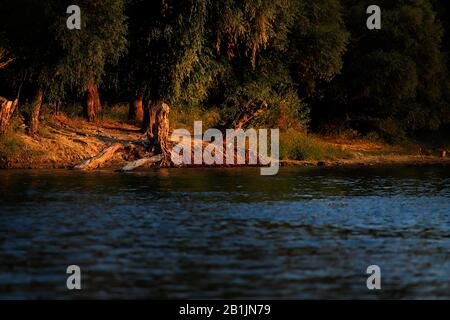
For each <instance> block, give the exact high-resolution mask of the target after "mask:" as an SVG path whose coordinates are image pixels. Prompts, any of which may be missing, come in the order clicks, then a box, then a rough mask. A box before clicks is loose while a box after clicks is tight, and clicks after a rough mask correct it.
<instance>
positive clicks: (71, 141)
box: [0, 115, 450, 170]
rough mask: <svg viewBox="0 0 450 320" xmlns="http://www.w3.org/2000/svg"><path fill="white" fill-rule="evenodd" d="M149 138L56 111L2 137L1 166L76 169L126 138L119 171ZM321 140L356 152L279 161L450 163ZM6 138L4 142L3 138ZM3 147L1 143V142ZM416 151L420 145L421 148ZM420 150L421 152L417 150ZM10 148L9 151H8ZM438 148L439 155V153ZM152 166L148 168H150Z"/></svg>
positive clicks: (114, 165)
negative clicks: (31, 130)
mask: <svg viewBox="0 0 450 320" xmlns="http://www.w3.org/2000/svg"><path fill="white" fill-rule="evenodd" d="M145 139H146V137H145V136H144V135H143V134H142V133H141V132H140V130H139V128H138V127H136V126H134V125H132V124H128V123H122V122H118V121H113V120H101V121H98V122H96V123H89V122H86V121H85V120H82V119H69V118H67V117H66V116H64V115H57V116H53V117H52V118H51V119H50V120H49V121H47V122H46V123H45V124H43V125H42V127H41V132H40V134H39V135H36V136H35V137H29V136H28V135H26V134H25V132H23V130H22V131H20V129H19V130H17V131H16V132H15V133H11V137H10V138H9V140H3V142H2V143H3V144H4V146H3V147H4V148H5V146H8V148H9V149H7V152H5V151H4V150H3V153H2V149H0V169H1V170H9V169H71V168H73V167H74V166H76V165H78V164H80V163H81V162H82V161H84V160H86V159H89V158H92V157H94V156H95V155H97V154H98V153H99V152H101V151H102V150H104V149H105V148H107V147H109V146H110V145H111V144H114V143H122V144H123V145H124V149H126V150H123V151H122V152H118V153H116V154H114V156H113V157H112V158H111V159H109V160H108V162H107V163H105V165H104V166H103V167H100V168H99V169H105V167H106V169H111V170H116V169H119V168H121V167H122V166H124V165H125V164H127V163H129V162H130V161H134V160H137V159H140V158H143V157H145V156H148V153H146V152H145V141H146V140H145ZM321 142H323V143H327V144H329V145H333V146H337V147H339V148H340V149H342V150H344V151H345V152H347V153H349V154H350V155H351V156H350V157H348V158H335V159H329V160H280V161H279V162H280V166H282V167H284V166H303V167H316V166H318V167H321V166H324V167H343V166H388V165H411V166H430V165H450V157H449V156H447V157H440V156H438V155H437V152H434V153H433V152H430V151H428V154H427V155H420V154H413V152H411V151H410V152H409V153H408V152H406V153H405V151H404V150H402V149H401V148H400V147H398V146H388V145H383V144H381V143H375V142H367V141H362V140H355V139H353V140H351V139H350V140H349V139H347V140H342V139H338V138H330V137H321ZM0 143H1V142H0ZM0 147H2V146H1V145H0ZM417 150H421V149H420V148H417ZM415 152H417V151H415ZM5 153H6V155H5ZM435 153H436V154H435ZM149 167H151V166H150V165H148V166H144V167H143V168H149ZM191 167H202V168H218V167H222V168H240V167H255V166H254V165H236V166H229V165H223V166H217V165H193V166H183V167H181V168H191Z"/></svg>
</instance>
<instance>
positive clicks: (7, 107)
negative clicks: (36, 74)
mask: <svg viewBox="0 0 450 320" xmlns="http://www.w3.org/2000/svg"><path fill="white" fill-rule="evenodd" d="M18 104H19V100H18V99H16V100H14V101H10V100H8V99H5V98H3V97H0V135H4V134H5V133H7V132H8V130H9V124H10V122H11V117H12V115H13V113H14V110H15V109H16V108H17V105H18Z"/></svg>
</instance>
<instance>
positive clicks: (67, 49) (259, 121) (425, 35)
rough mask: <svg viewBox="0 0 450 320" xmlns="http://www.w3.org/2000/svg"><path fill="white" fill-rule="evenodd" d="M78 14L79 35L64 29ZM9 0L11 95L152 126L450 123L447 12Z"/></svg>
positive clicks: (313, 1) (412, 3)
mask: <svg viewBox="0 0 450 320" xmlns="http://www.w3.org/2000/svg"><path fill="white" fill-rule="evenodd" d="M71 4H76V5H78V6H79V7H80V8H81V22H82V24H81V30H69V29H68V28H67V26H66V20H67V18H68V16H69V15H68V14H66V9H67V7H68V6H69V5H71ZM370 4H372V3H371V2H368V1H353V0H220V1H214V0H185V1H175V0H158V1H143V0H77V1H74V3H72V1H71V2H70V3H69V2H66V1H60V0H58V1H56V0H53V1H52V0H48V1H42V0H2V1H1V7H0V23H1V24H0V69H1V70H0V95H2V96H4V97H6V98H8V99H9V100H13V99H15V98H16V96H18V95H19V91H20V99H19V101H20V103H19V112H20V108H23V106H24V105H25V104H28V106H29V108H28V112H27V114H28V121H29V133H30V134H34V133H35V132H36V131H37V128H38V122H39V113H40V112H41V111H42V110H41V109H42V108H48V109H51V110H58V108H59V106H62V105H71V104H73V102H74V101H78V102H79V103H82V104H83V114H84V117H86V119H88V120H89V121H95V120H96V118H97V117H98V116H99V115H101V114H102V104H103V102H104V100H105V99H107V100H108V102H119V101H127V102H129V105H130V110H129V116H130V118H134V119H136V120H137V121H138V122H141V123H143V128H144V129H145V127H146V126H147V125H148V123H149V116H150V114H149V110H150V109H151V106H152V105H153V104H155V103H158V102H159V101H162V100H164V101H166V102H168V103H169V104H170V105H172V106H173V107H174V108H178V109H184V110H190V108H196V107H199V108H202V110H208V109H211V108H214V109H217V110H220V114H221V115H222V119H221V121H222V125H224V126H226V125H233V124H236V123H235V122H236V121H238V119H240V118H241V117H242V115H245V114H251V113H252V112H255V111H256V110H259V109H260V108H262V107H264V106H268V107H267V108H266V110H264V112H262V113H259V115H258V117H256V118H254V119H253V123H252V125H254V126H267V127H280V128H282V129H287V128H294V129H296V130H305V129H306V128H312V129H314V130H317V131H321V130H322V131H324V130H332V131H339V130H343V129H347V128H353V129H357V130H358V131H360V132H363V133H368V132H370V131H374V132H377V133H379V134H380V136H383V138H391V137H392V136H401V135H405V134H413V133H416V132H418V131H422V130H438V129H440V128H444V127H445V126H447V125H448V124H449V123H450V80H449V79H450V78H449V73H448V67H449V57H450V56H449V50H450V43H449V39H450V35H449V33H450V24H449V21H450V19H449V18H450V5H449V4H448V3H447V2H445V1H442V2H440V1H433V0H384V1H381V0H380V1H378V3H377V4H378V5H379V6H380V7H381V9H382V28H381V30H368V28H367V26H366V20H367V18H368V16H369V15H368V14H367V13H366V9H367V7H368V6H369V5H370Z"/></svg>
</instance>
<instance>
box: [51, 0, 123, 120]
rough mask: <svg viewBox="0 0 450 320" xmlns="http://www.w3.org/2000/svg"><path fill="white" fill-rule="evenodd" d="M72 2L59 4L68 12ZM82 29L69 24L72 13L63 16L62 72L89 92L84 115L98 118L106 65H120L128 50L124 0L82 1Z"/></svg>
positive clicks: (65, 79) (58, 28)
mask: <svg viewBox="0 0 450 320" xmlns="http://www.w3.org/2000/svg"><path fill="white" fill-rule="evenodd" d="M69 4H70V3H69V2H67V3H64V4H58V5H59V8H60V9H59V10H60V12H62V13H64V12H65V10H66V8H67V6H68V5H69ZM77 5H78V6H79V7H80V9H81V29H80V30H78V29H73V30H70V29H68V28H67V26H66V19H67V18H68V16H64V15H62V16H60V19H58V21H57V24H56V25H55V28H56V34H57V40H58V41H59V43H60V45H61V48H62V50H63V53H62V59H61V63H60V64H59V70H58V73H59V75H60V76H61V79H62V81H63V82H64V83H65V84H67V85H68V86H70V87H71V88H73V89H74V90H75V91H77V92H78V93H79V94H85V95H86V103H85V104H84V108H83V111H84V116H85V118H86V119H88V120H89V121H94V120H95V119H96V118H97V116H98V114H99V113H100V112H101V103H100V96H99V92H98V87H99V85H100V84H101V83H102V80H103V77H104V76H105V70H106V66H107V65H108V64H116V63H117V62H118V60H119V58H120V57H121V56H122V55H123V54H124V52H125V51H126V38H125V36H126V31H127V25H126V17H125V15H124V0H80V1H77Z"/></svg>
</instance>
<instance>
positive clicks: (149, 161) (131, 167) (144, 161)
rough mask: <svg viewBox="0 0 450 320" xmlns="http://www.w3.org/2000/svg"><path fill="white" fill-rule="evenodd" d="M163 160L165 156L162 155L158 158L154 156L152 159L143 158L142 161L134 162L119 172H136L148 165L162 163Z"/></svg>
mask: <svg viewBox="0 0 450 320" xmlns="http://www.w3.org/2000/svg"><path fill="white" fill-rule="evenodd" d="M162 160H163V156H162V155H161V154H158V155H157V156H153V157H151V158H142V159H139V160H136V161H132V162H130V163H128V164H127V165H126V166H124V167H123V168H121V169H120V170H118V171H120V172H127V171H133V170H135V169H137V168H139V167H142V166H144V165H146V164H153V163H157V162H160V161H162Z"/></svg>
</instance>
